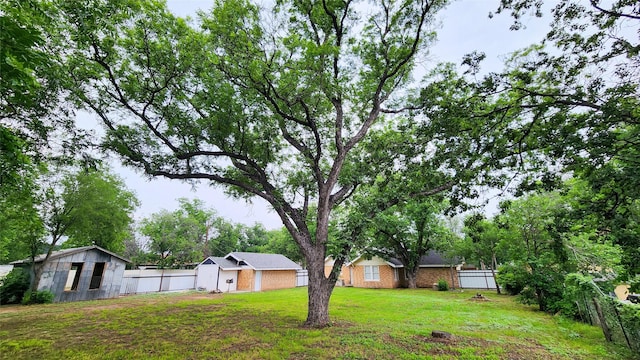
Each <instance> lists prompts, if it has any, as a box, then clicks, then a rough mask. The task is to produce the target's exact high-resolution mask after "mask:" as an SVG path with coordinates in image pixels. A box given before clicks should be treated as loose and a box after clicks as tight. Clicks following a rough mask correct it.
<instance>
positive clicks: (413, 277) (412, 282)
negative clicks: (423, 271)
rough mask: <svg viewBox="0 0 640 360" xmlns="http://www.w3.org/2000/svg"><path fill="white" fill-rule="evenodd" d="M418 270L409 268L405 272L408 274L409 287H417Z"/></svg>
mask: <svg viewBox="0 0 640 360" xmlns="http://www.w3.org/2000/svg"><path fill="white" fill-rule="evenodd" d="M416 273H417V271H416V269H413V270H408V269H407V271H406V272H405V274H406V275H407V287H408V288H409V289H416V288H417V287H418V286H417V274H416Z"/></svg>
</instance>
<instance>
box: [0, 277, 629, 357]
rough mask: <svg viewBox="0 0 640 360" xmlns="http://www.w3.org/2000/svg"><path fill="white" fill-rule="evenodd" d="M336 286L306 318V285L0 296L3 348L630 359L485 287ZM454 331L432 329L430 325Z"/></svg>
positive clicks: (139, 353)
mask: <svg viewBox="0 0 640 360" xmlns="http://www.w3.org/2000/svg"><path fill="white" fill-rule="evenodd" d="M484 294H485V295H486V296H487V297H489V298H490V299H491V300H492V301H489V302H473V301H469V300H468V299H469V298H470V297H471V296H472V295H474V292H469V291H467V292H455V291H451V292H437V291H433V290H427V289H418V290H407V289H393V290H367V289H354V288H336V290H335V291H334V294H333V297H332V300H331V308H330V309H331V310H330V311H331V318H332V321H333V322H334V324H333V326H331V327H329V328H325V329H306V328H303V327H302V323H303V322H304V320H305V317H306V296H307V292H306V288H297V289H290V290H279V291H269V292H263V293H243V294H224V295H210V294H203V293H193V292H192V293H173V294H153V295H139V296H131V297H125V298H120V299H114V300H102V301H88V302H76V303H66V304H50V305H34V306H26V307H20V306H11V307H0V359H15V360H18V359H35V358H39V359H632V358H633V357H632V355H631V353H630V352H628V351H627V350H626V348H624V347H623V346H620V345H615V344H609V343H606V342H605V341H604V338H603V336H602V332H601V330H600V329H599V328H597V327H592V326H588V325H584V324H580V323H575V322H572V321H568V320H565V319H563V318H561V317H552V316H549V315H547V314H543V313H540V312H537V311H535V308H533V307H528V306H524V305H521V304H518V303H516V302H515V301H514V299H513V298H511V297H507V296H497V295H495V294H494V293H490V292H485V293H484ZM433 330H443V331H447V332H450V333H452V334H453V335H454V336H455V338H454V339H452V340H438V339H433V338H431V331H433Z"/></svg>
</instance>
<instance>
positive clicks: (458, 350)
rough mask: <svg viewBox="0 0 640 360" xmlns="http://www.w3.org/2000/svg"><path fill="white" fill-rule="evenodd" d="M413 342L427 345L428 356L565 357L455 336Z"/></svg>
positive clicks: (419, 338)
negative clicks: (469, 353)
mask: <svg viewBox="0 0 640 360" xmlns="http://www.w3.org/2000/svg"><path fill="white" fill-rule="evenodd" d="M415 340H416V341H418V342H420V343H422V344H427V348H429V350H428V355H453V356H460V355H463V354H464V353H465V349H466V350H467V351H468V352H471V353H474V355H475V356H480V357H484V356H487V357H489V356H490V355H494V356H497V357H498V358H500V359H509V360H532V359H545V360H555V359H564V358H565V357H563V356H560V355H555V354H552V353H550V352H549V350H548V349H546V348H545V347H544V346H542V345H540V344H538V343H536V342H531V343H526V344H523V343H504V342H498V341H489V340H483V339H476V338H469V337H460V336H455V337H454V338H452V339H440V338H433V337H428V336H415Z"/></svg>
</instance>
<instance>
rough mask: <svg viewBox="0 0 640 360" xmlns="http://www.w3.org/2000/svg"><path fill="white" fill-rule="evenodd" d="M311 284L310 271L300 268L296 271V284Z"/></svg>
mask: <svg viewBox="0 0 640 360" xmlns="http://www.w3.org/2000/svg"><path fill="white" fill-rule="evenodd" d="M308 285H309V271H307V270H298V271H297V273H296V286H308Z"/></svg>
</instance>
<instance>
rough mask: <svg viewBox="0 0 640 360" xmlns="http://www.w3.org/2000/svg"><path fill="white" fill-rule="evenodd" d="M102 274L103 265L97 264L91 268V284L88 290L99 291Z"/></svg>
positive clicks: (101, 263)
mask: <svg viewBox="0 0 640 360" xmlns="http://www.w3.org/2000/svg"><path fill="white" fill-rule="evenodd" d="M103 273H104V263H103V262H99V263H96V265H95V266H94V267H93V274H91V284H89V289H99V288H100V284H101V283H102V274H103Z"/></svg>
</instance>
